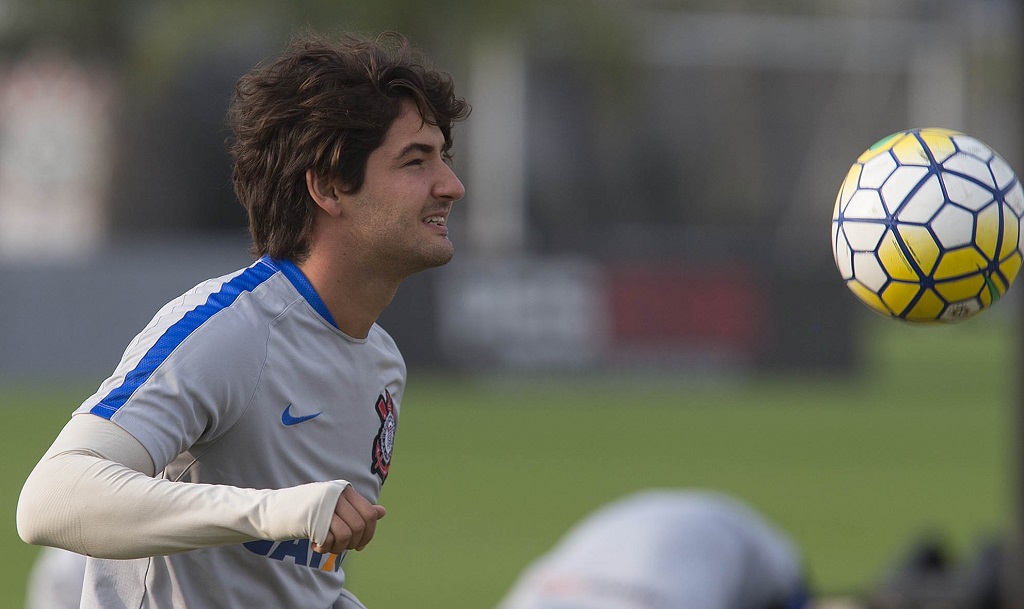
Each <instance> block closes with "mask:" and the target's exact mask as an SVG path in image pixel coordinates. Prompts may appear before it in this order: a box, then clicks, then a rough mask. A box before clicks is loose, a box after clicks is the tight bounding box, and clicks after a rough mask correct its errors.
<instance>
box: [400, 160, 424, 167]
mask: <svg viewBox="0 0 1024 609" xmlns="http://www.w3.org/2000/svg"><path fill="white" fill-rule="evenodd" d="M422 164H423V159H411V160H409V161H407V162H406V163H405V165H403V167H413V166H416V165H422Z"/></svg>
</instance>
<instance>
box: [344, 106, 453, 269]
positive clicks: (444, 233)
mask: <svg viewBox="0 0 1024 609" xmlns="http://www.w3.org/2000/svg"><path fill="white" fill-rule="evenodd" d="M443 146H444V136H443V135H442V134H441V130H440V129H438V128H437V127H435V126H433V125H430V124H428V123H425V122H423V120H422V118H421V117H420V114H419V111H418V110H417V109H416V105H415V104H413V103H412V102H410V101H404V102H402V110H401V112H400V114H399V115H398V118H397V119H395V121H394V123H392V125H391V127H390V129H389V130H388V132H387V135H386V136H385V137H384V141H383V143H381V145H380V147H378V148H377V149H376V150H374V151H373V152H372V153H370V156H369V158H368V159H367V162H366V179H365V181H364V182H363V186H362V188H360V189H359V191H358V192H356V193H354V194H352V195H346V198H347V199H348V203H349V204H348V205H347V209H348V210H349V212H350V219H351V220H353V221H354V222H352V223H351V224H350V226H352V227H353V230H354V231H356V232H357V233H358V235H359V239H360V244H361V247H362V248H363V250H362V251H363V253H365V254H367V255H368V256H369V258H368V259H367V261H368V262H369V263H371V264H373V265H379V267H377V268H376V269H375V270H376V271H378V272H382V273H387V274H389V275H391V276H396V277H405V276H408V275H410V274H412V273H415V272H418V271H421V270H423V269H427V268H431V267H435V266H440V265H442V264H445V263H447V262H448V261H449V260H451V258H452V255H453V253H454V247H453V246H452V243H451V241H449V240H448V215H449V213H450V212H451V209H452V203H454V202H455V201H458V200H459V199H461V198H462V196H463V195H464V194H465V192H466V189H465V188H464V187H463V185H462V182H460V181H459V178H458V177H457V176H456V175H455V172H454V171H452V169H451V167H449V166H448V164H447V163H446V162H445V161H444V158H443V157H442V156H441V150H442V147H443Z"/></svg>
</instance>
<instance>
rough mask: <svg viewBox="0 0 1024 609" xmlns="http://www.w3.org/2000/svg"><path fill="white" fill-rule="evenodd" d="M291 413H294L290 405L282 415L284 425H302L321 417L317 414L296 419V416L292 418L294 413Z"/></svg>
mask: <svg viewBox="0 0 1024 609" xmlns="http://www.w3.org/2000/svg"><path fill="white" fill-rule="evenodd" d="M291 411H292V405H291V404H288V405H287V406H286V407H285V409H284V411H283V412H282V413H281V422H282V423H284V424H285V425H298V424H299V423H301V422H303V421H308V420H310V419H315V418H317V417H318V416H320V413H319V412H317V413H315V414H307V415H304V416H301V417H296V416H292V412H291Z"/></svg>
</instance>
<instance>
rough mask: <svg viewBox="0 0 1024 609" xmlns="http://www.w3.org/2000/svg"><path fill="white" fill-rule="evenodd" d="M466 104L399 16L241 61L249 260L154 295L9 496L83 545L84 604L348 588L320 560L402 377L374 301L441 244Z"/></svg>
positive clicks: (333, 558) (362, 520)
mask: <svg viewBox="0 0 1024 609" xmlns="http://www.w3.org/2000/svg"><path fill="white" fill-rule="evenodd" d="M468 114H469V106H468V105H467V104H466V102H465V101H464V100H462V99H461V98H459V97H456V95H455V91H454V85H453V83H452V80H451V78H450V76H449V75H448V74H447V73H445V72H441V71H438V70H436V69H434V68H432V67H430V63H429V61H428V59H427V58H426V57H425V56H423V55H422V54H421V53H419V52H417V51H415V50H414V49H413V48H412V47H411V45H410V44H409V42H408V40H407V39H405V38H404V37H402V36H401V35H398V34H385V35H382V36H380V37H378V38H376V39H368V38H360V37H353V36H346V37H342V38H340V39H337V40H328V39H326V38H323V37H319V36H315V35H306V36H301V37H298V38H297V39H296V40H295V41H293V43H292V44H291V45H289V46H288V47H287V48H286V49H285V50H284V51H283V52H282V53H281V54H280V56H278V57H276V58H274V59H272V60H271V61H268V62H266V63H264V64H261V65H259V66H257V67H256V68H254V69H253V70H252V71H250V72H249V73H248V74H246V75H245V76H243V77H242V78H241V79H240V80H239V82H238V83H237V86H236V91H235V97H234V99H233V101H232V105H231V108H230V110H229V114H228V122H229V125H230V127H231V129H232V131H233V138H232V140H231V142H230V150H231V153H232V155H233V158H234V170H233V180H234V185H235V193H236V195H237V197H238V199H239V201H240V202H241V204H242V205H243V207H245V209H246V211H247V212H248V217H249V228H250V233H251V236H252V240H253V248H252V250H253V253H254V254H255V255H256V256H257V257H258V259H257V260H256V261H255V262H254V263H253V264H252V265H251V266H249V267H247V268H244V269H240V270H238V271H236V272H233V273H230V274H228V275H224V276H222V277H219V278H216V279H211V280H208V281H205V282H203V283H201V284H199V285H198V286H197V287H196V288H194V289H193V290H192V291H190V292H188V293H186V294H184V295H182V296H181V297H179V298H177V299H175V300H172V301H171V302H170V303H168V304H167V305H166V306H164V307H163V308H162V309H161V310H160V311H159V312H158V313H157V314H156V316H155V317H154V318H153V320H152V321H151V322H150V323H149V325H148V326H147V327H146V328H145V329H144V330H143V331H142V332H141V333H140V334H138V335H137V336H136V337H135V339H134V340H132V342H131V343H130V344H129V345H128V347H127V349H126V351H125V353H124V355H123V357H122V360H121V362H120V363H119V364H118V366H117V368H116V370H115V371H114V372H113V374H112V375H111V376H110V377H109V378H108V379H107V380H106V381H104V382H103V383H102V384H101V385H100V387H99V389H98V390H97V391H96V393H95V394H94V395H92V396H91V397H89V398H88V399H86V400H85V402H84V403H83V404H82V405H81V406H80V407H79V408H78V409H77V410H76V411H75V412H74V415H73V416H72V417H71V419H70V421H69V422H68V423H67V425H66V426H65V428H64V430H63V431H62V432H61V433H60V435H59V436H58V437H57V439H56V440H55V441H54V443H53V445H52V446H51V447H50V449H49V450H48V451H47V452H46V453H45V454H44V455H43V457H42V458H41V460H40V462H39V463H38V464H37V465H36V467H35V469H34V470H33V472H32V473H31V474H30V475H29V477H28V480H27V481H26V483H25V485H24V488H23V489H22V493H21V497H20V499H19V504H18V512H17V524H18V531H19V534H20V535H21V537H22V539H24V540H25V541H26V542H28V543H32V544H40V545H46V546H53V547H59V548H63V549H65V550H69V551H71V552H75V553H78V554H83V555H89V556H90V558H89V559H88V560H87V562H86V568H85V575H84V589H83V593H82V604H81V606H82V607H84V608H101V607H133V608H140V609H141V608H153V607H177V608H184V607H188V608H190V609H204V608H214V607H223V608H229V607H230V608H237V607H324V608H326V607H333V608H335V609H341V608H345V609H350V608H353V607H362V605H361V604H360V603H359V601H358V600H357V599H356V598H355V597H354V596H352V595H351V594H350V593H349V592H348V591H347V590H346V589H345V588H344V583H345V574H344V571H343V570H342V568H341V563H342V558H343V557H344V555H345V553H346V552H347V551H348V550H352V549H355V550H361V549H363V548H364V547H365V546H366V545H367V544H368V543H369V542H370V541H371V539H372V538H373V536H374V533H375V529H376V525H377V521H378V520H379V519H380V518H382V517H383V516H384V514H385V511H384V508H383V507H382V506H380V505H377V504H376V501H377V497H378V495H379V492H380V489H381V486H382V485H383V483H384V481H385V478H386V477H387V475H388V471H389V468H390V464H391V455H392V448H393V441H394V436H395V430H396V427H397V423H398V416H399V405H400V402H401V399H402V395H403V393H404V389H405V381H406V378H405V377H406V369H405V363H404V361H403V359H402V356H401V354H400V353H399V351H398V349H397V347H396V345H395V343H394V341H393V340H392V339H391V337H390V336H389V335H388V334H387V333H386V332H385V331H384V330H383V329H382V328H381V327H380V326H378V325H377V323H376V320H377V317H378V316H379V315H380V313H381V312H382V311H383V309H384V308H385V307H386V306H387V305H388V304H389V303H390V301H391V299H392V298H393V296H394V295H395V293H396V291H397V289H398V286H399V284H400V283H401V281H402V280H403V279H405V278H406V277H408V276H409V275H411V274H413V273H416V272H419V271H422V270H425V269H428V268H431V267H435V266H439V265H443V264H445V263H447V262H448V261H449V260H450V259H451V257H452V255H453V245H452V243H451V242H450V241H449V240H448V230H447V219H448V215H449V213H450V212H451V209H452V204H453V203H454V202H455V201H457V200H459V199H460V198H462V196H463V194H464V188H463V185H462V183H461V182H460V181H459V179H458V177H456V175H455V173H454V172H453V171H452V169H451V167H450V165H449V161H450V151H451V146H452V135H451V129H452V126H453V124H454V123H456V122H458V121H461V120H463V119H465V118H466V117H467V116H468ZM83 321H84V322H85V323H87V322H88V320H83Z"/></svg>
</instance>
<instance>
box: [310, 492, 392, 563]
mask: <svg viewBox="0 0 1024 609" xmlns="http://www.w3.org/2000/svg"><path fill="white" fill-rule="evenodd" d="M386 513H387V510H385V509H384V506H382V505H375V504H372V503H370V502H369V501H367V500H366V498H365V497H363V496H362V495H360V494H359V493H357V492H356V490H355V489H354V488H352V485H349V486H347V487H345V490H344V491H343V492H342V493H341V497H338V504H337V505H335V506H334V516H333V517H332V518H331V528H330V530H329V531H328V532H327V539H326V540H324V543H323V545H319V544H316V543H314V544H313V551H314V552H320V553H321V554H326V553H327V552H333V553H335V554H341V553H342V552H344V551H345V550H362V549H363V548H365V547H366V544H368V543H370V540H371V539H373V532H374V531H375V530H376V529H377V521H378V520H380V519H381V518H383V517H384V514H386Z"/></svg>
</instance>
